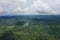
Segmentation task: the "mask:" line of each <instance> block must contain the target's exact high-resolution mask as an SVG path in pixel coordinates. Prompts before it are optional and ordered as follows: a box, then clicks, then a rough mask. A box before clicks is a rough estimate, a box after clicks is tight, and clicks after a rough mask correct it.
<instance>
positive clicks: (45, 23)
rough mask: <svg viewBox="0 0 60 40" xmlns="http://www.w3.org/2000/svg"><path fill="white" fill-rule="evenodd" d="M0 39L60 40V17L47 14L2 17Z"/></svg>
mask: <svg viewBox="0 0 60 40" xmlns="http://www.w3.org/2000/svg"><path fill="white" fill-rule="evenodd" d="M0 40H60V19H59V18H56V17H53V18H52V17H49V18H48V17H47V16H45V17H44V18H42V17H41V16H38V17H37V16H36V17H35V16H13V17H8V16H4V17H0Z"/></svg>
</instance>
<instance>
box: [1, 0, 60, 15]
mask: <svg viewBox="0 0 60 40" xmlns="http://www.w3.org/2000/svg"><path fill="white" fill-rule="evenodd" d="M5 11H6V12H12V13H17V14H23V13H26V14H60V0H0V14H2V13H4V12H5Z"/></svg>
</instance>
